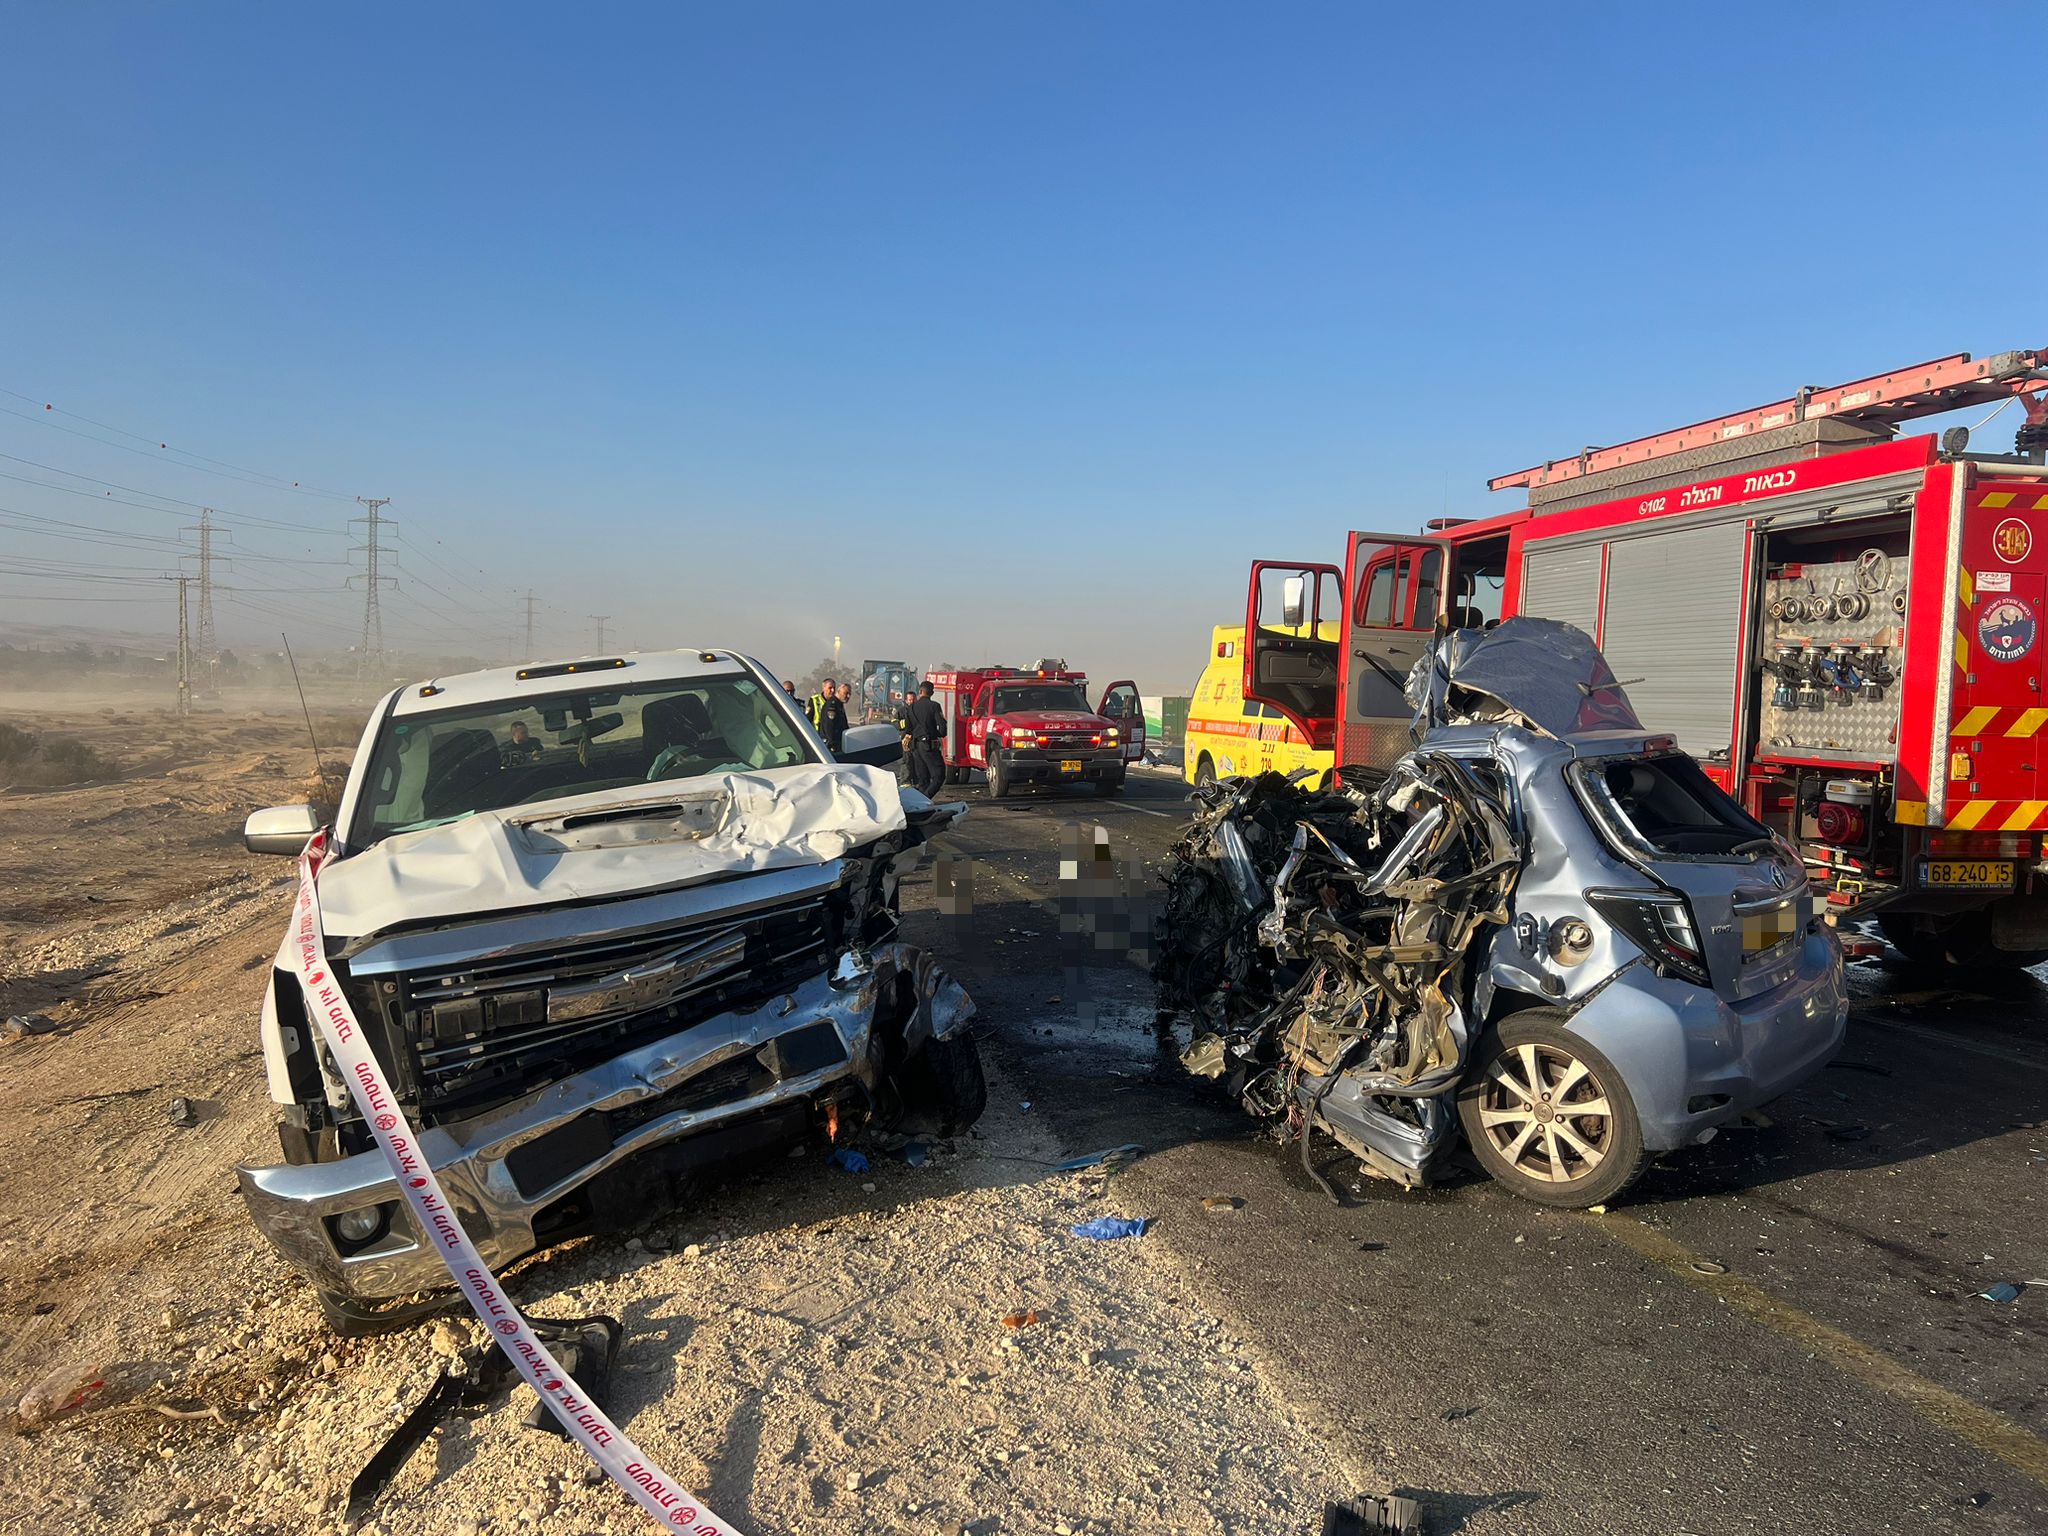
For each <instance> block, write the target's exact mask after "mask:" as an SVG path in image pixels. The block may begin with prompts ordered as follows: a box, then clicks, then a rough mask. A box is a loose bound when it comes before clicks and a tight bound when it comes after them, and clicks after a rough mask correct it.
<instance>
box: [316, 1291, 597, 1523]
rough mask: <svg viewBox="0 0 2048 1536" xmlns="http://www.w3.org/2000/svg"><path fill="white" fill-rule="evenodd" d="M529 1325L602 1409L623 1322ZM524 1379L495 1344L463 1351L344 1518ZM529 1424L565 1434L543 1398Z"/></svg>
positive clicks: (351, 1498) (393, 1437) (368, 1475)
mask: <svg viewBox="0 0 2048 1536" xmlns="http://www.w3.org/2000/svg"><path fill="white" fill-rule="evenodd" d="M527 1321H528V1322H529V1323H531V1324H532V1325H533V1331H534V1332H535V1333H536V1334H538V1335H539V1336H540V1338H541V1339H542V1340H543V1341H544V1342H545V1343H546V1344H547V1346H548V1348H549V1349H550V1350H551V1351H553V1352H554V1354H555V1356H556V1358H557V1360H559V1361H560V1363H561V1364H562V1366H563V1367H564V1368H565V1369H566V1370H567V1371H568V1372H569V1373H570V1374H571V1375H573V1376H575V1377H576V1381H577V1385H579V1386H581V1387H582V1388H583V1389H584V1396H585V1398H587V1399H588V1400H589V1401H590V1402H591V1403H593V1404H595V1405H596V1406H597V1407H599V1408H602V1407H603V1406H604V1402H605V1389H606V1387H607V1386H608V1384H609V1382H610V1380H611V1368H612V1361H613V1359H614V1358H615V1357H616V1355H617V1353H618V1347H619V1339H620V1337H621V1335H622V1332H623V1330H621V1328H620V1327H619V1324H618V1320H617V1319H615V1318H610V1317H588V1318H543V1317H529V1318H528V1319H527ZM518 1379H519V1371H518V1368H517V1367H516V1366H514V1365H513V1364H512V1362H511V1360H510V1359H509V1358H508V1357H507V1356H506V1354H505V1352H504V1351H503V1350H501V1349H499V1348H498V1346H497V1345H496V1344H488V1345H481V1346H477V1347H474V1348H470V1349H465V1350H463V1351H462V1352H461V1354H459V1355H458V1356H457V1357H456V1358H455V1360H454V1361H453V1362H452V1363H450V1364H449V1365H448V1366H446V1367H445V1368H444V1369H443V1370H442V1372H441V1374H440V1375H439V1376H438V1377H436V1378H435V1380H434V1384H433V1385H432V1386H431V1387H429V1388H427V1391H426V1395H425V1396H423V1397H422V1398H421V1399H420V1400H419V1401H418V1402H417V1403H415V1404H414V1405H413V1409H412V1411H411V1412H410V1413H408V1414H407V1415H406V1416H405V1417H404V1418H403V1419H401V1420H399V1423H398V1427H397V1428H396V1429H394V1430H393V1431H392V1432H391V1434H390V1435H389V1436H388V1437H387V1438H386V1439H385V1441H384V1443H383V1444H382V1445H381V1446H379V1447H378V1448H377V1450H376V1452H375V1454H373V1455H372V1456H371V1457H370V1459H369V1460H368V1461H367V1462H365V1463H364V1464H363V1469H362V1471H360V1472H358V1473H357V1474H356V1476H355V1480H354V1481H353V1482H351V1483H350V1484H349V1487H348V1506H347V1510H346V1513H345V1515H344V1519H345V1520H346V1521H347V1522H348V1523H349V1524H351V1525H353V1524H355V1523H356V1522H357V1521H359V1520H361V1519H362V1518H363V1516H364V1515H366V1514H367V1513H368V1512H369V1510H370V1508H371V1506H373V1505H374V1504H375V1503H376V1502H377V1500H378V1498H379V1497H381V1496H382V1494H383V1492H384V1490H385V1489H386V1488H387V1487H389V1486H390V1484H391V1480H392V1478H394V1477H396V1476H397V1475H398V1472H399V1469H400V1468H402V1467H403V1466H404V1465H405V1464H406V1462H407V1461H408V1460H409V1459H410V1458H411V1456H412V1453H413V1452H414V1451H416V1450H418V1449H419V1447H420V1444H421V1442H422V1441H424V1440H425V1439H426V1438H427V1436H428V1435H430V1434H432V1433H433V1432H434V1430H435V1429H437V1428H438V1427H439V1426H440V1424H441V1421H442V1420H443V1419H446V1418H449V1417H452V1416H453V1417H462V1418H475V1417H476V1416H477V1415H478V1414H480V1413H483V1412H485V1411H487V1410H488V1409H489V1408H490V1406H491V1404H492V1403H493V1402H494V1401H495V1400H496V1399H497V1398H498V1397H499V1395H500V1394H502V1393H504V1392H506V1391H508V1390H509V1389H510V1388H511V1386H512V1384H513V1383H514V1382H515V1381H517V1380H518ZM525 1422H526V1425H527V1427H528V1428H537V1429H547V1430H552V1431H553V1432H554V1433H556V1434H561V1433H562V1430H561V1426H560V1425H559V1424H557V1423H556V1422H555V1421H554V1415H553V1414H552V1413H549V1412H548V1409H547V1407H546V1406H545V1405H544V1404H543V1403H541V1402H540V1401H539V1400H538V1399H536V1400H535V1402H534V1404H533V1407H532V1409H531V1411H530V1412H528V1414H527V1415H526V1419H525Z"/></svg>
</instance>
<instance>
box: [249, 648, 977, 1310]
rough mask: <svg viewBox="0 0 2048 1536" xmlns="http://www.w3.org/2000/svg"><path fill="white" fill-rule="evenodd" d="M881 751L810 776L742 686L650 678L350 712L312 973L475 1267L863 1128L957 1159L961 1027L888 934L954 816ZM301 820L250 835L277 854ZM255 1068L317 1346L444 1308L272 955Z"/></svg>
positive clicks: (961, 1018) (778, 710) (523, 687)
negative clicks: (352, 734)
mask: <svg viewBox="0 0 2048 1536" xmlns="http://www.w3.org/2000/svg"><path fill="white" fill-rule="evenodd" d="M900 754H901V747H900V743H899V740H898V737H897V735H896V732H895V730H894V728H893V727H889V726H879V727H868V728H863V729H856V730H854V731H851V732H849V733H848V735H847V740H846V742H845V743H844V745H843V747H842V750H841V751H840V753H839V754H838V755H837V757H836V758H835V756H834V755H833V754H832V753H831V752H829V751H828V750H827V749H826V747H825V745H824V743H823V742H822V741H821V740H820V739H819V738H818V736H817V734H816V732H815V731H813V730H812V728H811V726H810V724H809V722H808V721H806V720H805V719H804V718H803V716H802V714H801V713H800V712H799V711H798V710H797V709H796V708H795V706H794V704H793V702H792V701H791V700H790V699H789V698H788V696H787V695H785V694H784V693H783V691H782V689H781V688H780V687H779V686H778V685H777V684H776V683H775V681H774V679H773V678H772V677H771V676H770V675H769V674H768V672H767V671H766V670H765V669H764V668H762V667H761V666H760V665H759V663H757V662H754V661H752V660H750V659H748V658H747V657H745V656H742V655H739V654H737V653H735V652H732V651H724V650H706V651H672V652H662V653H657V654H635V655H629V656H621V657H606V658H597V659H590V660H581V661H574V662H562V663H557V664H552V665H535V666H526V667H519V668H506V669H501V670H494V671H486V672H475V673H469V674H466V675H463V676H459V677H445V678H436V679H433V680H431V681H428V682H423V683H416V684H412V685H409V686H407V687H404V688H400V689H397V690H395V691H394V692H392V693H390V694H388V695H387V696H386V697H385V698H384V699H382V700H381V701H380V702H379V703H378V704H377V706H376V708H375V709H374V710H373V712H372V714H371V717H370V721H369V724H368V726H367V728H366V729H365V730H364V733H363V738H362V743H361V745H360V746H359V748H358V749H357V752H356V756H355V760H354V765H353V767H352V769H351V771H350V773H349V777H348V783H347V786H346V788H345V790H344V791H343V794H342V798H341V803H340V806H339V809H338V812H337V814H336V816H335V819H334V836H335V841H336V843H337V847H336V848H335V850H334V855H333V858H332V861H331V862H330V863H328V864H327V865H326V866H325V867H324V868H323V870H322V872H321V875H320V879H319V899H320V907H321V916H322V921H323V924H324V927H325V929H326V933H327V936H328V958H329V961H330V963H331V966H332V968H333V970H334V971H335V972H336V974H338V975H339V976H341V977H342V978H343V981H344V985H345V986H346V988H347V990H348V994H349V997H350V1000H351V1003H352V1006H353V1009H354V1011H355V1014H356V1016H357V1018H358V1019H359V1020H360V1021H361V1024H362V1026H363V1028H364V1029H365V1030H366V1031H367V1032H368V1033H369V1035H370V1038H371V1041H372V1044H373V1048H374V1049H375V1051H376V1053H377V1057H378V1060H379V1062H380V1063H381V1064H382V1066H383V1068H384V1071H385V1073H386V1075H387V1077H388V1078H389V1080H390V1082H391V1084H392V1086H393V1088H394V1089H395V1091H396V1092H397V1094H398V1096H399V1098H400V1100H401V1103H402V1105H403V1108H404V1110H405V1112H406V1115H407V1118H408V1119H410V1120H411V1122H412V1123H413V1125H414V1127H415V1128H416V1129H417V1130H418V1131H419V1133H420V1144H421V1146H422V1147H423V1148H424V1149H425V1150H426V1152H427V1154H428V1156H429V1158H430V1159H431V1161H432V1162H433V1164H434V1167H435V1170H436V1172H437V1173H438V1175H439V1177H440V1180H441V1183H442V1185H443V1187H444V1188H445V1189H446V1190H447V1191H448V1194H449V1197H450V1199H451V1200H452V1202H453V1203H454V1205H455V1208H456V1210H457V1212H458V1214H459V1215H460V1216H461V1219H462V1223H463V1225H464V1227H465V1228H466V1229H467V1230H468V1232H469V1234H470V1236H471V1238H472V1239H473V1240H474V1242H475V1243H476V1246H477V1248H478V1250H479V1251H480V1252H481V1253H482V1255H483V1256H484V1258H485V1259H486V1260H487V1261H488V1262H490V1263H492V1264H494V1265H502V1264H506V1263H510V1262H511V1261H513V1260H515V1259H517V1258H519V1257H521V1256H522V1255H524V1254H527V1253H531V1252H533V1251H535V1250H537V1249H540V1248H543V1247H546V1246H548V1245H549V1244H552V1243H555V1242H558V1241H560V1240H562V1239H564V1238H568V1237H571V1236H575V1235H577V1234H579V1233H583V1232H587V1231H590V1230H593V1229H595V1228H598V1227H602V1226H604V1225H606V1224H608V1222H610V1221H612V1220H618V1219H634V1218H637V1217H639V1216H642V1215H644V1214H645V1213H646V1211H647V1209H648V1208H649V1204H650V1202H657V1203H658V1202H662V1201H668V1200H673V1199H674V1198H675V1197H676V1195H677V1193H678V1192H679V1191H680V1190H681V1189H682V1188H684V1187H686V1186H687V1185H688V1183H689V1182H690V1181H691V1180H692V1179H693V1178H694V1177H696V1176H699V1175H702V1174H705V1173H708V1172H710V1171H712V1170H713V1169H715V1168H718V1167H720V1166H723V1165H730V1164H732V1163H734V1162H740V1161H745V1160H748V1159H752V1158H759V1157H761V1156H763V1155H765V1154H768V1153H771V1152H778V1151H780V1150H781V1149H782V1148H784V1147H785V1146H787V1145H789V1144H791V1143H793V1142H796V1141H799V1140H802V1139H805V1138H809V1137H818V1138H822V1139H836V1140H841V1141H843V1140H845V1139H847V1138H848V1137H850V1136H852V1135H853V1134H855V1133H856V1132H858V1131H859V1130H860V1129H861V1128H862V1127H863V1126H867V1125H876V1126H880V1127H894V1128H898V1129H903V1130H910V1131H924V1132H930V1133H933V1134H939V1135H949V1134H954V1133H956V1132H958V1131H960V1130H964V1129H965V1128H966V1127H967V1126H968V1125H970V1124H972V1123H973V1121H974V1120H975V1119H976V1118H977V1117H978V1116H979V1115H980V1113H981V1110H982V1106H983V1103H984V1100H985V1097H986V1088H985V1085H984V1082H983V1078H982V1071H981V1063H980V1059H979V1057H978V1055H977V1054H976V1050H975V1046H974V1043H973V1041H972V1039H971V1037H970V1034H969V1031H968V1027H967V1026H968V1020H969V1018H970V1017H971V1015H972V1013H973V1004H972V1003H971V1002H970V1001H969V1000H968V997H967V995H966V993H965V992H963V991H962V990H961V988H960V986H959V985H958V983H956V982H954V981H953V980H952V979H951V978H949V977H948V976H947V975H946V974H945V972H944V971H943V970H941V969H940V967H939V965H938V964H937V962H936V961H935V959H934V958H933V957H932V956H931V955H930V954H928V953H927V952H925V951H924V950H921V949H919V948H917V947H915V946H913V945H909V944H905V943H903V942H902V941H901V940H900V938H899V937H898V926H899V915H898V904H897V886H898V881H899V880H900V879H901V877H902V875H903V873H904V872H905V871H906V870H907V869H908V868H909V867H910V866H911V865H912V864H914V863H915V862H916V861H917V860H919V859H920V858H921V857H922V855H923V852H924V846H925V844H926V843H927V842H928V840H929V839H930V838H931V837H932V836H934V835H935V834H937V833H938V832H940V831H942V830H944V828H945V827H946V826H947V825H949V824H950V822H951V820H952V819H953V818H954V817H955V816H957V815H959V814H961V812H962V810H963V809H964V808H963V807H960V806H956V805H945V806H936V805H933V804H932V803H931V802H930V801H929V800H927V799H926V798H925V797H924V796H922V795H920V794H918V793H917V792H916V791H914V790H906V789H903V788H901V787H900V786H899V785H898V783H897V781H896V779H895V778H894V777H893V775H892V774H891V773H890V772H889V771H888V765H889V764H890V763H891V762H893V761H894V760H895V758H897V757H898V756H900ZM317 820H318V818H317V815H316V813H315V812H314V810H313V808H312V807H310V806H285V807H278V808H274V809H271V810H265V811H258V812H256V813H255V814H254V815H252V816H250V818H249V820H248V824H247V826H246V828H245V829H244V834H243V836H244V841H245V842H246V844H247V845H248V847H249V848H250V849H252V850H253V851H256V852H261V853H279V854H292V855H296V854H297V853H298V852H299V851H300V850H301V849H302V848H303V847H304V845H305V843H306V840H307V839H308V837H309V836H310V835H311V834H312V833H313V832H314V831H315V830H316V823H317ZM262 1041H263V1055H264V1063H265V1067H266V1070H267V1073H268V1076H269V1084H270V1094H271V1097H272V1098H273V1099H274V1100H275V1101H276V1103H277V1106H278V1109H279V1113H280V1122H279V1137H280V1140H281V1142H282V1148H283V1160H282V1162H281V1163H279V1164H277V1165H274V1166H265V1167H244V1168H243V1169H242V1170H241V1187H242V1194H243V1198H244V1199H245V1200H246V1202H247V1204H248V1207H249V1211H250V1214H251V1215H252V1216H253V1217H254V1219H255V1222H256V1225H257V1226H258V1228H260V1229H261V1231H262V1232H263V1234H264V1236H265V1237H267V1238H268V1239H269V1240H270V1241H271V1242H272V1243H273V1244H274V1245H275V1246H276V1247H277V1249H278V1250H279V1251H280V1252H281V1253H282V1254H283V1255H284V1256H285V1258H286V1259H287V1260H288V1261H289V1262H290V1263H291V1264H292V1265H293V1266H294V1267H295V1268H297V1269H298V1270H300V1271H301V1272H302V1273H304V1274H305V1275H306V1276H307V1277H308V1278H309V1279H310V1280H311V1281H312V1282H313V1284H314V1285H315V1286H316V1287H317V1289H318V1291H319V1293H320V1298H321V1303H322V1306H323V1308H324V1309H325V1311H326V1313H327V1316H328V1320H329V1322H330V1323H331V1324H332V1325H333V1326H335V1327H336V1328H337V1329H341V1330H344V1331H349V1330H357V1329H363V1328H368V1327H375V1326H379V1325H383V1324H388V1323H390V1322H394V1321H397V1320H401V1319H403V1318H404V1317H407V1316H410V1315H414V1314H415V1313H416V1312H417V1311H419V1310H422V1309H424V1307H425V1306H427V1305H429V1304H430V1303H425V1302H419V1303H413V1302H403V1301H399V1300H398V1298H406V1297H411V1296H413V1295H415V1293H420V1292H425V1291H431V1290H433V1289H435V1288H436V1287H438V1286H441V1285H444V1284H445V1283H446V1282H447V1275H446V1272H445V1270H444V1269H443V1268H442V1264H441V1260H440V1259H439V1257H438V1256H437V1254H436V1252H435V1250H434V1249H433V1248H432V1247H431V1246H429V1245H427V1244H425V1243H423V1242H422V1241H421V1239H420V1236H419V1234H418V1233H417V1232H415V1231H414V1230H413V1228H412V1225H411V1222H410V1220H409V1218H408V1216H407V1213H406V1210H405V1206H404V1202H403V1201H402V1200H401V1199H400V1197H399V1192H398V1190H397V1188H396V1186H395V1184H394V1182H393V1180H392V1177H391V1174H390V1172H389V1169H388V1168H387V1166H386V1164H385V1161H384V1158H383V1156H382V1154H381V1153H379V1151H378V1150H377V1148H376V1146H375V1145H374V1143H373V1141H372V1139H371V1137H370V1134H369V1131H368V1128H367V1127H365V1126H364V1124H363V1123H362V1121H361V1119H360V1118H359V1117H358V1115H357V1114H356V1112H355V1109H354V1106H353V1104H352V1102H351V1100H350V1098H349V1095H348V1092H347V1090H346V1089H345V1087H344V1086H343V1084H342V1083H341V1081H340V1079H339V1077H338V1076H337V1074H336V1071H335V1069H334V1064H333V1062H332V1060H331V1059H330V1058H329V1055H328V1052H327V1050H326V1048H325V1046H324V1044H323V1042H322V1038H321V1035H320V1033H319V1030H318V1029H317V1027H315V1026H314V1025H313V1023H312V1022H311V1021H310V1020H309V1019H308V1018H307V1016H306V1013H305V1009H304V1007H303V1004H302V1000H301V993H300V990H299V986H298V982H297V978H296V974H295V972H294V970H293V968H292V960H291V957H290V954H289V951H288V947H287V945H285V944H281V945H280V947H279V950H278V955H277V959H276V961H275V964H274V968H273V970H272V972H271V975H270V978H269V985H268V987H267V990H266V992H265V994H264V1000H263V1015H262Z"/></svg>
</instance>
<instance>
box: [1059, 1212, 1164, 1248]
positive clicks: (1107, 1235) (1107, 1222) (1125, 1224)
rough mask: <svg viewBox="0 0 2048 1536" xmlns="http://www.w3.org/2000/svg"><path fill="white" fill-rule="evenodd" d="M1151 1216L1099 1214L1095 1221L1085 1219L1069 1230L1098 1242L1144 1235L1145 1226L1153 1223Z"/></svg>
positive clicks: (1078, 1235)
mask: <svg viewBox="0 0 2048 1536" xmlns="http://www.w3.org/2000/svg"><path fill="white" fill-rule="evenodd" d="M1151 1221H1152V1218H1151V1217H1149V1216H1098V1217H1096V1218H1095V1219H1094V1220H1093V1221H1084V1222H1082V1223H1081V1224H1080V1225H1079V1226H1077V1227H1069V1228H1068V1229H1067V1230H1068V1231H1070V1232H1072V1233H1073V1234H1074V1236H1076V1237H1086V1238H1092V1239H1093V1240H1094V1241H1096V1242H1098V1243H1106V1242H1112V1241H1114V1240H1115V1239H1117V1238H1120V1237H1143V1236H1144V1235H1145V1228H1146V1227H1147V1226H1149V1225H1150V1224H1151Z"/></svg>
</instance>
